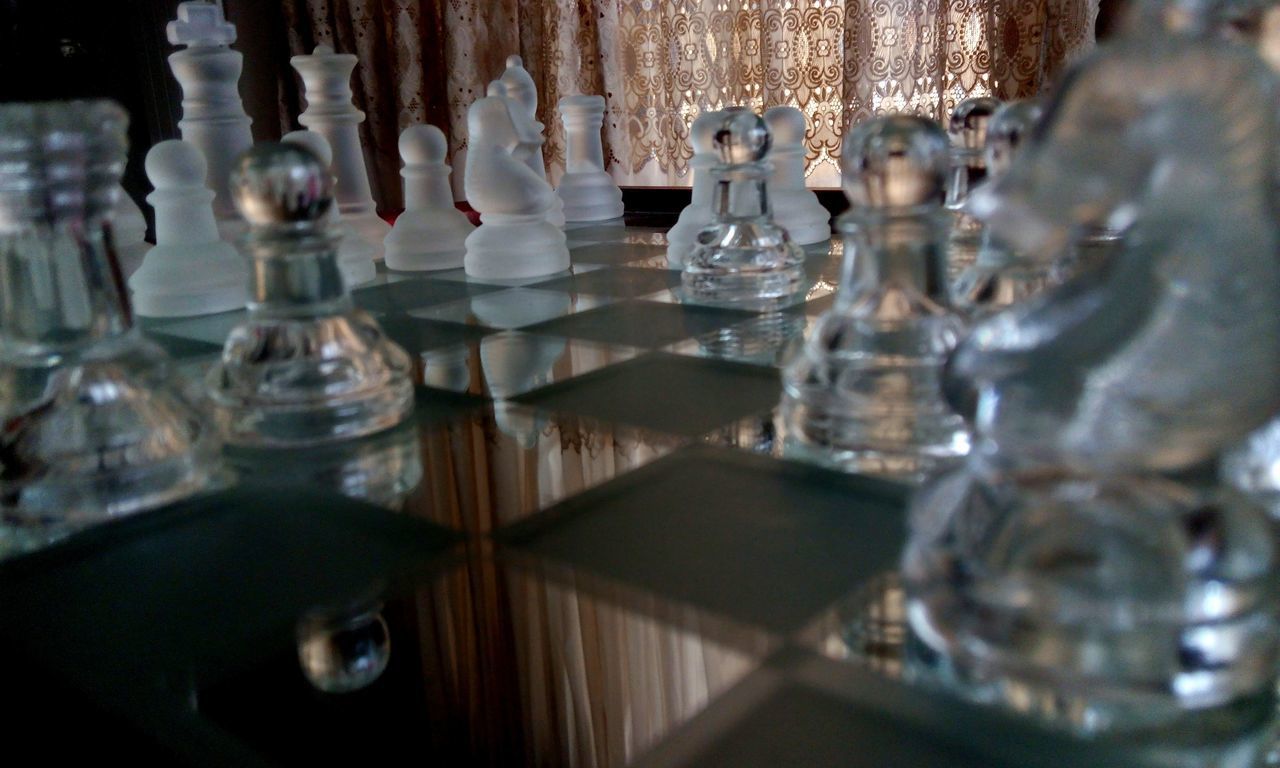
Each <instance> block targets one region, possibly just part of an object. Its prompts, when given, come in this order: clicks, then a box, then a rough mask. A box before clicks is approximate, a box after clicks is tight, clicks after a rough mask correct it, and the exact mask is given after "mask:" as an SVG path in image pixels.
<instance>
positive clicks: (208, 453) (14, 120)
mask: <svg viewBox="0 0 1280 768" xmlns="http://www.w3.org/2000/svg"><path fill="white" fill-rule="evenodd" d="M126 123H127V118H126V116H125V114H124V111H123V110H121V109H120V108H119V107H118V106H116V105H115V104H114V103H112V102H106V101H89V102H72V103H56V102H50V103H44V104H6V105H3V106H0V241H2V244H0V253H3V254H4V256H3V260H4V265H5V277H4V284H5V287H4V290H2V291H0V382H3V383H4V386H3V387H0V424H2V425H3V426H2V429H0V462H2V463H3V468H4V471H3V472H0V521H3V522H2V523H0V557H3V556H4V555H5V554H11V553H13V552H16V551H23V550H25V549H28V548H34V547H37V546H41V545H43V544H44V543H46V542H48V541H50V540H52V539H54V538H58V537H60V536H63V535H65V534H67V533H69V532H71V531H74V530H76V529H78V528H81V527H84V526H86V525H90V524H92V523H96V522H99V521H102V520H104V519H107V518H110V517H117V516H121V515H127V514H131V513H134V512H138V511H141V510H144V509H150V508H153V507H157V506H160V505H163V504H166V503H169V502H172V501H175V500H177V499H180V498H183V497H186V496H189V495H191V494H193V493H196V492H197V491H200V490H202V489H203V488H205V487H206V486H207V485H208V484H209V483H210V481H211V479H212V478H213V477H214V475H215V470H216V467H217V459H216V456H217V445H216V441H215V440H214V439H213V431H212V429H211V428H209V426H208V425H207V424H205V423H204V422H203V420H202V418H201V415H200V412H199V411H198V410H197V409H196V408H194V407H193V406H192V405H191V404H189V403H188V402H187V400H186V398H185V397H184V395H183V389H182V387H181V386H180V384H179V383H178V382H177V381H175V380H174V379H173V377H172V374H171V370H172V369H171V365H170V361H169V359H168V357H167V356H166V355H165V354H164V352H162V351H161V350H160V349H159V348H158V347H156V346H155V345H154V344H152V343H151V342H149V341H146V340H144V339H143V337H142V336H141V335H140V334H138V333H136V332H134V331H133V330H131V328H132V317H131V315H130V311H129V300H128V297H127V295H126V293H125V287H124V285H123V284H122V283H121V282H120V274H119V270H118V265H117V263H116V261H115V255H114V253H113V252H112V251H111V250H110V249H109V248H108V247H107V238H108V235H107V231H108V230H109V218H110V215H111V211H112V208H113V207H114V205H115V199H114V196H115V193H116V191H117V190H118V189H119V181H120V171H121V169H122V168H123V167H124V158H125V145H126V138H125V125H126Z"/></svg>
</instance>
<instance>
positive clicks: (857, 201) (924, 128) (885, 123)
mask: <svg viewBox="0 0 1280 768" xmlns="http://www.w3.org/2000/svg"><path fill="white" fill-rule="evenodd" d="M949 149H950V148H949V146H948V142H947V135H946V134H945V133H943V131H942V128H941V127H939V126H938V124H937V123H935V122H933V121H932V120H926V119H925V118H923V117H917V116H915V115H888V116H884V117H874V118H871V119H870V120H867V121H865V122H863V123H860V124H859V125H858V126H857V127H855V128H854V129H853V130H852V131H850V132H849V136H848V137H847V138H846V139H845V142H844V150H843V157H844V192H845V195H847V196H848V198H849V202H850V203H851V204H852V205H853V207H854V208H910V207H915V206H921V205H942V204H943V202H944V201H945V199H946V192H947V169H948V166H949V165H950V160H949V154H950V151H949Z"/></svg>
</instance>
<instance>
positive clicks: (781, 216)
mask: <svg viewBox="0 0 1280 768" xmlns="http://www.w3.org/2000/svg"><path fill="white" fill-rule="evenodd" d="M771 202H772V205H773V220H774V222H775V223H777V225H778V226H780V227H782V228H783V229H785V230H787V235H788V236H790V238H791V242H793V243H797V244H799V245H813V244H814V243H825V242H828V241H830V240H831V214H830V212H828V211H827V209H826V208H823V207H822V204H821V203H819V202H818V200H817V198H816V197H815V196H814V194H813V193H812V192H810V191H809V190H807V189H804V190H781V191H776V190H775V191H774V192H773V199H772V201H771Z"/></svg>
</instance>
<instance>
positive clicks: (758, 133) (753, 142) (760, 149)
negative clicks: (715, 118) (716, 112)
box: [711, 107, 773, 165]
mask: <svg viewBox="0 0 1280 768" xmlns="http://www.w3.org/2000/svg"><path fill="white" fill-rule="evenodd" d="M711 141H712V144H713V145H714V146H715V149H716V153H717V154H719V155H720V161H721V162H722V163H724V164H725V165H743V164H745V163H758V162H760V161H761V160H763V159H764V156H765V155H767V154H769V147H770V146H771V145H772V144H773V139H772V137H771V136H770V135H769V127H768V126H767V125H765V123H764V120H763V119H762V118H761V117H760V116H759V115H757V114H756V113H755V112H754V111H752V110H750V109H748V108H747V107H727V108H725V109H724V110H723V111H722V112H721V113H720V120H719V122H718V124H717V125H716V128H715V133H714V134H712V137H711Z"/></svg>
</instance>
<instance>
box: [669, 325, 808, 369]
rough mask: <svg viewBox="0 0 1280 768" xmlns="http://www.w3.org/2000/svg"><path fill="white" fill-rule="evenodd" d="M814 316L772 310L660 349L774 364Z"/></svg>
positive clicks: (779, 362)
mask: <svg viewBox="0 0 1280 768" xmlns="http://www.w3.org/2000/svg"><path fill="white" fill-rule="evenodd" d="M813 322H814V318H813V317H811V316H809V315H806V314H803V313H797V312H773V313H770V314H767V315H760V316H759V317H753V318H751V319H750V320H744V321H743V322H741V323H737V324H735V325H731V326H728V327H725V328H717V329H716V330H713V331H708V332H707V333H703V334H699V335H698V336H696V337H694V338H692V339H685V340H684V341H680V342H677V343H675V344H672V345H671V346H669V347H667V348H666V349H665V350H664V351H667V352H671V353H672V354H677V355H689V356H691V357H705V358H711V359H714V360H731V361H733V362H737V363H747V364H750V365H761V366H767V367H778V366H780V365H782V363H783V361H785V360H787V359H789V356H790V355H791V354H793V352H792V350H793V348H794V347H795V346H796V345H797V344H801V343H803V342H804V339H805V336H806V335H807V334H808V331H809V328H810V327H812V325H813Z"/></svg>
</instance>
